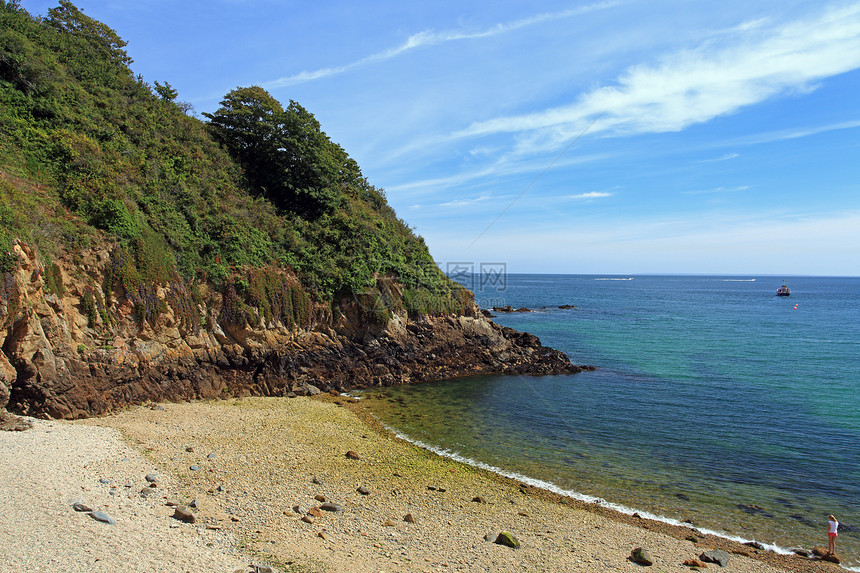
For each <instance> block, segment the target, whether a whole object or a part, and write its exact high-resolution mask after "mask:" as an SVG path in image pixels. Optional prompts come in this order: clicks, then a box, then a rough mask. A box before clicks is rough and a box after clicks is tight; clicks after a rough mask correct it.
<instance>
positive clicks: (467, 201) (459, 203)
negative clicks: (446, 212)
mask: <svg viewBox="0 0 860 573" xmlns="http://www.w3.org/2000/svg"><path fill="white" fill-rule="evenodd" d="M489 199H492V197H491V196H490V195H481V196H480V197H472V198H470V199H454V200H453V201H447V202H445V203H441V206H442V207H465V206H467V205H474V204H475V203H481V202H483V201H487V200H489Z"/></svg>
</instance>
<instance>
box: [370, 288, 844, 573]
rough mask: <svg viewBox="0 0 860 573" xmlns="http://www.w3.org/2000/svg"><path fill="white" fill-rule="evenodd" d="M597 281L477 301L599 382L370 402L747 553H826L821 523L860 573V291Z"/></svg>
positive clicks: (500, 464)
mask: <svg viewBox="0 0 860 573" xmlns="http://www.w3.org/2000/svg"><path fill="white" fill-rule="evenodd" d="M609 278H627V277H594V276H545V275H514V276H508V277H507V279H508V283H507V288H506V289H505V290H503V291H494V292H491V293H488V292H480V291H479V292H477V293H476V298H477V299H478V300H481V299H482V297H485V298H486V299H487V300H493V302H494V304H510V305H511V306H513V307H515V308H517V307H521V306H527V307H529V308H532V309H535V310H537V312H531V313H515V314H505V315H499V316H498V318H496V319H495V320H496V322H498V323H500V324H503V325H505V326H511V327H513V328H515V329H517V330H522V331H527V332H531V333H533V334H536V335H537V336H539V337H540V338H541V341H542V342H543V343H544V344H545V345H547V346H552V347H555V348H558V349H560V350H563V351H565V352H567V353H568V355H569V356H570V357H571V359H572V360H573V361H574V362H576V363H580V364H593V365H595V366H597V367H598V370H597V371H595V372H585V373H581V374H577V375H574V376H546V377H517V376H513V377H512V376H491V377H472V378H465V379H457V380H450V381H446V382H442V383H434V384H423V385H416V386H407V387H398V388H390V389H385V390H384V391H382V392H381V393H369V394H368V398H369V400H368V403H369V404H370V405H371V407H372V408H373V409H374V411H375V412H376V414H377V415H378V416H379V417H380V418H381V419H382V420H383V421H384V422H386V423H387V424H388V425H390V426H391V427H393V428H394V429H396V430H398V431H400V432H402V433H403V434H405V435H407V436H409V437H410V438H412V439H415V440H420V441H422V442H424V443H426V444H429V445H433V446H436V447H438V448H441V449H445V450H448V451H450V452H455V453H457V454H459V455H461V456H464V457H467V458H469V459H472V460H475V461H477V462H480V463H484V464H488V465H491V466H494V467H497V468H500V469H501V470H504V471H508V472H515V473H517V474H521V475H523V476H528V477H531V478H535V479H538V480H542V481H544V482H548V483H551V484H553V485H554V486H556V487H558V488H560V489H563V490H566V491H571V492H577V493H579V494H586V495H590V496H597V497H600V498H603V499H605V500H607V501H609V502H613V503H616V504H622V505H624V506H626V507H628V508H633V509H636V510H639V511H647V512H651V513H653V514H656V515H660V516H664V517H667V518H671V519H677V520H685V519H689V520H691V521H693V523H694V524H695V525H696V526H698V527H703V528H708V529H713V530H716V531H721V532H725V533H728V534H731V535H736V536H739V537H742V538H745V539H756V540H758V541H762V542H766V543H775V544H777V545H779V546H781V547H784V548H788V547H799V546H800V547H807V548H808V547H811V546H812V545H825V544H826V540H827V538H826V529H825V528H826V525H827V517H826V516H827V514H828V513H833V514H835V515H836V516H837V518H839V520H840V522H842V524H843V525H842V528H841V532H840V538H839V541H838V544H837V549H838V553H840V555H841V556H842V557H843V559H846V558H847V561H848V562H849V566H853V567H857V566H860V506H858V500H860V279H857V278H813V277H793V278H789V279H788V284H789V286H790V287H791V289H792V294H791V296H790V297H787V298H783V297H776V296H774V293H775V290H776V287H777V286H778V285H779V284H780V282H781V281H780V280H777V279H776V278H769V277H758V278H757V280H755V281H751V280H748V279H749V277H680V276H666V277H664V276H643V277H639V276H637V277H633V280H602V279H609ZM739 279H746V280H739ZM562 304H574V305H576V308H575V309H570V310H560V309H558V308H557V307H558V306H559V305H562ZM795 305H796V306H797V308H795ZM541 307H546V308H543V309H542V308H541ZM380 398H381V399H380Z"/></svg>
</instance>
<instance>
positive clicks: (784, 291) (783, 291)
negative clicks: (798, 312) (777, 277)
mask: <svg viewBox="0 0 860 573" xmlns="http://www.w3.org/2000/svg"><path fill="white" fill-rule="evenodd" d="M776 296H791V289H790V288H788V287H787V286H786V285H785V281H783V282H782V286H780V287H779V288H777V289H776Z"/></svg>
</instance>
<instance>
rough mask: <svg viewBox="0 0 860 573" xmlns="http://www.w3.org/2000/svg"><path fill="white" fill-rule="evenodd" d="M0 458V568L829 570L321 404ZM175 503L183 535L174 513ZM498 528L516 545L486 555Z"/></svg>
mask: <svg viewBox="0 0 860 573" xmlns="http://www.w3.org/2000/svg"><path fill="white" fill-rule="evenodd" d="M0 452H2V457H0V502H2V503H3V506H4V510H5V511H3V512H2V513H0V546H2V547H3V548H4V551H3V552H2V555H0V571H13V570H22V571H51V572H54V571H57V572H60V571H62V572H65V571H70V572H77V571H94V572H96V571H117V570H123V571H159V572H160V571H183V572H185V571H187V572H192V571H225V572H230V573H232V572H235V571H246V572H248V571H255V570H266V569H265V566H272V567H273V568H274V569H275V570H280V571H303V572H317V571H320V572H322V571H331V572H339V571H356V572H368V573H370V572H378V571H385V572H394V571H410V572H411V571H504V572H514V571H547V572H556V571H557V572H562V571H581V572H605V571H640V570H642V566H641V565H638V564H635V563H633V562H632V561H631V560H630V559H629V557H630V555H631V551H632V550H633V549H634V548H637V547H643V548H645V549H647V550H648V552H649V553H650V555H651V557H652V560H653V562H654V565H653V566H652V567H646V568H645V569H646V570H653V571H673V570H674V571H689V570H690V567H689V566H685V565H684V564H683V563H684V562H685V561H687V562H688V563H689V561H688V560H692V559H699V558H700V555H701V554H702V553H703V552H705V551H708V550H712V549H716V548H722V549H723V550H725V551H727V552H728V553H729V554H730V560H729V562H728V564H727V566H725V567H723V568H721V567H720V566H719V565H717V564H714V563H710V564H708V565H707V568H708V570H724V571H732V572H737V573H745V572H761V573H770V572H777V571H839V570H840V569H839V568H838V566H836V565H833V564H829V563H823V562H813V561H810V560H808V559H805V558H802V557H799V556H793V555H790V556H787V555H776V554H774V553H771V552H767V551H762V550H759V549H755V548H752V547H747V546H744V545H740V544H737V543H733V542H730V541H726V540H723V539H719V538H714V537H709V536H703V535H700V534H698V533H696V532H694V531H693V530H691V529H688V528H681V527H672V526H668V525H665V524H662V523H657V522H650V521H646V520H643V519H639V518H636V517H631V516H624V515H619V514H616V513H614V512H611V511H609V510H607V509H604V508H601V507H597V506H593V505H591V506H590V505H588V504H583V503H581V502H576V501H573V500H569V499H562V498H558V497H557V496H554V495H553V494H550V493H548V492H542V491H539V490H536V489H535V488H530V487H527V486H523V485H522V484H519V483H517V482H516V481H513V480H509V479H507V478H502V477H500V476H496V475H494V474H490V473H487V472H484V471H482V470H479V469H475V468H472V467H469V466H465V465H462V464H459V463H456V462H454V461H451V460H448V459H445V458H441V457H438V456H436V455H434V454H431V453H429V452H426V451H424V450H422V449H420V448H417V447H415V446H413V445H411V444H408V443H405V442H403V441H401V440H398V439H396V438H394V437H393V436H391V435H390V434H389V433H387V432H385V431H384V430H381V429H380V428H378V427H376V426H375V425H374V424H373V423H372V421H370V422H368V421H367V420H366V419H365V416H363V415H362V413H361V411H360V405H356V404H351V403H349V400H348V399H344V398H340V397H333V396H325V397H317V398H294V399H285V398H280V399H279V398H244V399H230V400H221V401H212V402H194V403H179V404H162V405H157V406H151V407H136V408H131V409H129V410H126V411H123V412H120V413H117V414H114V415H110V416H106V417H103V418H96V419H89V420H82V421H77V422H60V421H48V422H46V421H35V425H34V428H33V429H31V430H28V431H25V432H4V433H0ZM348 453H349V455H347V454H348ZM147 476H148V477H149V478H150V480H154V481H155V483H156V484H157V486H156V487H151V482H150V481H147V479H146V478H147ZM76 501H77V502H81V503H84V504H86V505H88V506H89V507H90V508H91V509H93V510H95V511H101V512H103V513H104V514H107V515H108V516H109V517H110V518H111V519H112V520H113V521H114V523H113V524H108V523H103V522H100V521H97V520H96V519H94V518H93V517H92V516H91V515H90V514H89V513H86V512H78V511H75V510H74V509H73V508H72V505H73V504H74V503H75V502H76ZM192 501H193V502H195V503H193V504H192ZM189 504H192V505H196V506H197V507H196V508H194V509H192V510H191V511H192V515H193V516H194V522H193V523H187V522H185V521H181V520H180V519H177V518H175V517H173V516H174V513H175V511H176V510H175V508H174V506H175V505H185V506H188V505H189ZM326 504H328V505H326ZM326 508H328V509H334V510H335V511H327V510H326ZM501 531H507V532H510V533H511V534H512V535H513V536H514V537H516V538H517V540H518V541H519V542H520V547H519V548H518V549H513V548H510V547H506V546H503V545H500V544H496V543H493V542H492V541H494V540H495V539H496V538H497V536H498V534H499V532H501Z"/></svg>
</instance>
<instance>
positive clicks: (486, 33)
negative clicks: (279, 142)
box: [262, 2, 618, 89]
mask: <svg viewBox="0 0 860 573" xmlns="http://www.w3.org/2000/svg"><path fill="white" fill-rule="evenodd" d="M617 4H618V2H597V3H594V4H588V5H586V6H579V7H577V8H572V9H570V10H563V11H561V12H547V13H542V14H537V15H534V16H530V17H527V18H522V19H520V20H514V21H512V22H505V23H499V24H496V25H495V26H491V27H489V28H486V29H483V30H474V31H467V30H442V31H438V32H437V31H434V30H425V31H423V32H419V33H417V34H413V35H412V36H410V37H409V38H408V39H407V40H406V41H405V42H404V43H402V44H400V45H399V46H395V47H393V48H389V49H387V50H383V51H381V52H377V53H375V54H371V55H369V56H366V57H364V58H361V59H360V60H356V61H354V62H349V63H347V64H343V65H341V66H332V67H329V68H320V69H317V70H312V71H303V72H300V73H298V74H294V75H291V76H285V77H282V78H278V79H276V80H272V81H269V82H264V83H263V84H262V87H264V88H266V89H277V88H283V87H287V86H292V85H296V84H302V83H306V82H311V81H314V80H319V79H322V78H328V77H331V76H336V75H338V74H342V73H345V72H348V71H351V70H354V69H357V68H361V67H364V66H368V65H372V64H377V63H380V62H384V61H386V60H390V59H392V58H396V57H398V56H401V55H403V54H405V53H407V52H410V51H412V50H416V49H418V48H423V47H426V46H433V45H437V44H444V43H447V42H457V41H462V40H476V39H481V38H489V37H492V36H497V35H499V34H506V33H509V32H514V31H516V30H520V29H522V28H527V27H529V26H534V25H537V24H542V23H544V22H551V21H555V20H562V19H565V18H571V17H574V16H580V15H582V14H586V13H588V12H594V11H597V10H605V9H608V8H612V7H613V6H616V5H617Z"/></svg>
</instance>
